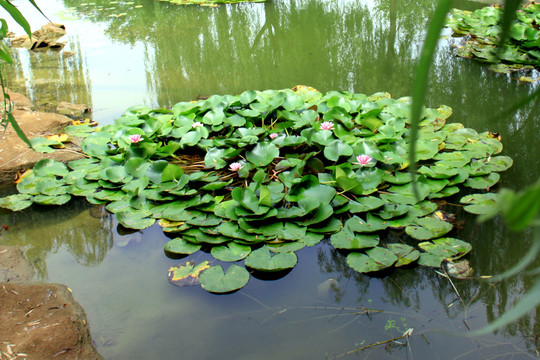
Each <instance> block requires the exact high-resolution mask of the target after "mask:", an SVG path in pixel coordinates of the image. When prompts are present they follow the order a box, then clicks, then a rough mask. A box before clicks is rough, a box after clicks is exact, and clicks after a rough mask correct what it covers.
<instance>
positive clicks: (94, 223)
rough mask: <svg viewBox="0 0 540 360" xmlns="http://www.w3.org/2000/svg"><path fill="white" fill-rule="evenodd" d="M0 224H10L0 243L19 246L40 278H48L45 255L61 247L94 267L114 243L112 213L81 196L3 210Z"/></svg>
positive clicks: (79, 261)
mask: <svg viewBox="0 0 540 360" xmlns="http://www.w3.org/2000/svg"><path fill="white" fill-rule="evenodd" d="M0 223H2V224H6V225H8V226H9V231H7V232H4V233H3V234H2V236H1V237H0V243H2V244H5V245H18V246H21V247H22V248H23V249H24V251H25V253H26V257H27V258H28V260H29V261H30V262H31V263H32V264H34V266H35V267H36V270H37V273H38V277H39V278H40V279H42V280H46V279H47V263H46V259H47V257H48V256H49V255H50V254H53V253H56V252H57V251H58V250H59V249H60V248H62V247H64V248H65V249H67V251H69V252H70V253H71V254H73V256H74V257H75V259H76V260H77V262H78V263H80V264H81V265H83V266H97V265H99V264H100V263H101V262H102V261H103V259H104V258H105V255H106V254H107V251H108V250H109V249H111V248H112V246H113V231H115V230H114V221H113V217H112V215H111V214H109V213H107V212H106V211H105V209H103V208H102V207H100V206H99V205H90V204H88V203H87V202H86V201H85V200H84V199H77V200H72V201H71V202H69V203H68V204H66V205H64V206H61V207H56V206H49V207H41V206H36V205H34V206H32V207H31V208H30V209H27V210H25V211H24V212H8V211H4V210H2V211H1V212H0Z"/></svg>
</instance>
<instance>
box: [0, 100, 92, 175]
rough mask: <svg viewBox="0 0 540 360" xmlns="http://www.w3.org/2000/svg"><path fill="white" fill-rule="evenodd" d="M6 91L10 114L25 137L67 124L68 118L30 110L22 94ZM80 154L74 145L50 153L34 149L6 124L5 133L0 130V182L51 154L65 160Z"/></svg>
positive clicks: (52, 131)
mask: <svg viewBox="0 0 540 360" xmlns="http://www.w3.org/2000/svg"><path fill="white" fill-rule="evenodd" d="M9 94H10V98H11V101H12V102H13V103H14V106H15V109H14V110H13V116H14V118H15V120H16V121H17V123H18V124H19V126H20V127H21V129H22V130H23V132H24V133H25V135H26V136H27V137H28V138H29V139H31V138H34V137H39V136H44V135H52V134H57V133H60V132H62V130H63V129H64V128H65V127H66V126H67V125H71V119H70V118H68V117H67V116H63V115H60V114H54V113H45V112H39V111H32V110H31V107H32V104H31V102H30V101H29V100H28V99H27V98H25V97H24V96H23V95H21V94H16V93H9ZM0 100H2V99H0ZM82 157H83V156H82V155H81V154H80V153H78V152H77V151H76V147H75V146H73V147H72V148H69V147H68V148H66V149H58V150H56V151H54V152H53V153H50V154H42V153H38V152H35V151H34V150H32V149H30V148H29V147H28V146H27V145H26V144H25V143H24V142H23V141H22V140H21V139H19V137H18V136H17V134H16V133H15V130H14V129H13V127H12V126H11V125H9V126H8V127H7V129H6V131H5V133H0V182H13V181H14V180H15V179H16V177H17V173H22V172H24V171H25V170H27V169H30V168H32V167H33V166H34V164H35V163H36V162H38V161H39V160H41V159H46V158H52V159H55V160H58V161H62V162H68V161H71V160H76V159H80V158H82Z"/></svg>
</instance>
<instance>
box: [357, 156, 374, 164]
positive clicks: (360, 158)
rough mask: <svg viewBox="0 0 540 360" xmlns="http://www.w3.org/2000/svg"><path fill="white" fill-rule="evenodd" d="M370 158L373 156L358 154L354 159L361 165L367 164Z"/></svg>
mask: <svg viewBox="0 0 540 360" xmlns="http://www.w3.org/2000/svg"><path fill="white" fill-rule="evenodd" d="M371 160H373V158H372V157H371V156H369V155H365V154H364V155H358V156H357V157H356V161H358V163H357V164H360V165H362V166H366V165H367V164H369V163H370V162H371Z"/></svg>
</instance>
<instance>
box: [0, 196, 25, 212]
mask: <svg viewBox="0 0 540 360" xmlns="http://www.w3.org/2000/svg"><path fill="white" fill-rule="evenodd" d="M31 198H32V196H31V195H29V194H14V195H9V196H6V197H3V198H0V207H3V208H6V209H9V210H11V211H21V210H24V209H26V208H27V207H29V206H31V205H32V200H31Z"/></svg>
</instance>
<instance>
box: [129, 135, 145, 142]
mask: <svg viewBox="0 0 540 360" xmlns="http://www.w3.org/2000/svg"><path fill="white" fill-rule="evenodd" d="M129 141H130V142H131V143H132V144H136V143H138V142H141V141H143V138H142V136H141V135H139V134H133V135H130V136H129Z"/></svg>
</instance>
